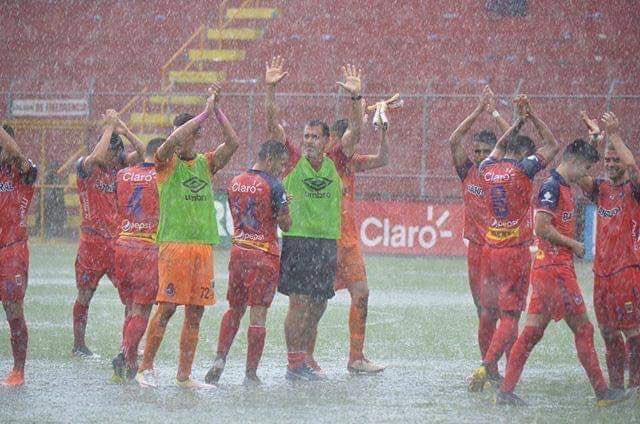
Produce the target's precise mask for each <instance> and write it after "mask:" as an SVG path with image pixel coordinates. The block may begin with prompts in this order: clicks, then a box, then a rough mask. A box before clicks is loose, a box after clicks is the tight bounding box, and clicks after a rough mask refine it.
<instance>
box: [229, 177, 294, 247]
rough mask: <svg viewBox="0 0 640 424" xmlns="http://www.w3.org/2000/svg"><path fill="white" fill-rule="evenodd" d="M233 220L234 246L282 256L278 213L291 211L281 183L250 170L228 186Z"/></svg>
mask: <svg viewBox="0 0 640 424" xmlns="http://www.w3.org/2000/svg"><path fill="white" fill-rule="evenodd" d="M227 195H228V200H229V208H230V210H231V216H232V217H233V238H232V241H233V244H235V245H237V246H240V247H244V248H248V249H259V250H263V251H265V252H267V253H270V254H272V255H276V256H277V255H279V254H280V247H279V246H278V219H277V218H278V214H279V213H280V212H281V211H282V212H286V211H288V206H287V197H286V194H285V191H284V187H283V186H282V183H280V181H278V180H277V179H276V178H275V177H273V176H271V175H269V174H268V173H266V172H263V171H256V170H253V169H250V170H248V171H247V172H245V173H244V174H241V175H238V176H237V177H235V178H234V179H232V180H231V182H230V183H229V186H228V187H227Z"/></svg>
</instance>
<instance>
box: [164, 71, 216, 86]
mask: <svg viewBox="0 0 640 424" xmlns="http://www.w3.org/2000/svg"><path fill="white" fill-rule="evenodd" d="M226 78H227V74H226V72H199V71H171V72H169V80H171V81H173V82H178V83H183V84H211V83H214V82H218V81H224V80H225V79H226Z"/></svg>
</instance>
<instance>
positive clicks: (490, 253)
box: [480, 246, 531, 311]
mask: <svg viewBox="0 0 640 424" xmlns="http://www.w3.org/2000/svg"><path fill="white" fill-rule="evenodd" d="M530 270H531V253H530V252H529V246H516V247H502V248H498V249H496V248H493V247H490V246H483V248H482V272H481V281H482V283H481V286H482V288H481V291H480V305H481V306H482V307H483V308H488V309H500V310H502V311H524V307H525V304H526V301H527V291H528V290H529V272H530Z"/></svg>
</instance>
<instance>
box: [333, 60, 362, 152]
mask: <svg viewBox="0 0 640 424" xmlns="http://www.w3.org/2000/svg"><path fill="white" fill-rule="evenodd" d="M342 73H343V75H344V82H337V83H336V84H338V85H339V86H340V87H342V88H343V89H344V90H346V91H347V92H348V93H349V95H350V96H351V112H350V114H349V126H348V128H347V130H346V131H345V132H344V134H342V139H341V140H340V144H341V146H342V152H343V153H344V154H345V155H346V156H347V157H351V156H353V154H354V153H355V151H356V145H357V144H358V142H359V141H360V134H361V132H362V114H363V113H364V110H363V107H362V101H361V100H362V96H361V95H360V93H361V91H362V70H361V69H358V70H356V67H355V66H354V65H349V64H347V66H343V67H342Z"/></svg>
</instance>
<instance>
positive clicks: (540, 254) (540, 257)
mask: <svg viewBox="0 0 640 424" xmlns="http://www.w3.org/2000/svg"><path fill="white" fill-rule="evenodd" d="M544 257H545V254H544V250H542V249H540V250H538V252H537V253H536V259H537V260H539V261H541V260H543V259H544Z"/></svg>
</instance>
